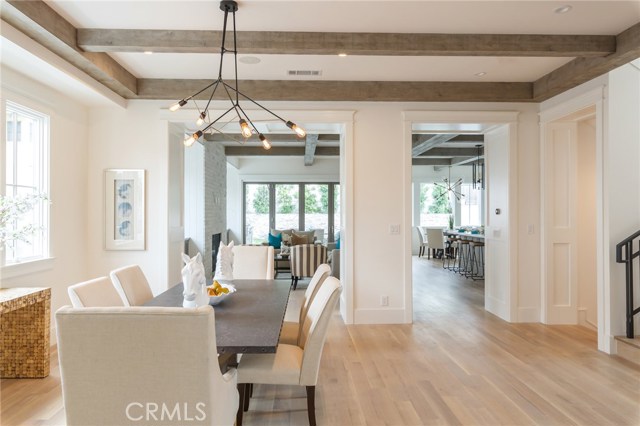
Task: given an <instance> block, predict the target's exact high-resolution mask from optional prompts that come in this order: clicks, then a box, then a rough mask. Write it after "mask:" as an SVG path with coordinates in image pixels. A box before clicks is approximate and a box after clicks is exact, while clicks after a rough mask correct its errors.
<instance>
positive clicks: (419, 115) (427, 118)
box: [403, 111, 520, 124]
mask: <svg viewBox="0 0 640 426" xmlns="http://www.w3.org/2000/svg"><path fill="white" fill-rule="evenodd" d="M518 114H520V112H519V111H404V112H403V116H404V121H410V122H420V123H483V124H494V123H495V124H507V123H515V122H517V121H518Z"/></svg>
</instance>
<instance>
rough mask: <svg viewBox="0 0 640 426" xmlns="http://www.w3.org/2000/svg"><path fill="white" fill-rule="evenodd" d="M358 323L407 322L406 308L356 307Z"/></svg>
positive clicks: (356, 321)
mask: <svg viewBox="0 0 640 426" xmlns="http://www.w3.org/2000/svg"><path fill="white" fill-rule="evenodd" d="M354 314H355V315H354V320H355V323H356V324H406V321H405V316H406V309H402V308H397V309H393V308H392V309H356V310H355V313H354Z"/></svg>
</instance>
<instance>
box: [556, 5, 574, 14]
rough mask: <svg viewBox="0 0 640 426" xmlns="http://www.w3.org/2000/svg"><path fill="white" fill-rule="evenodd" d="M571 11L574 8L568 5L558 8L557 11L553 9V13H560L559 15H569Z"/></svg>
mask: <svg viewBox="0 0 640 426" xmlns="http://www.w3.org/2000/svg"><path fill="white" fill-rule="evenodd" d="M571 9H573V7H571V6H569V5H568V4H565V5H564V6H560V7H557V8H555V9H553V12H554V13H558V14H562V13H567V12H568V11H570V10H571Z"/></svg>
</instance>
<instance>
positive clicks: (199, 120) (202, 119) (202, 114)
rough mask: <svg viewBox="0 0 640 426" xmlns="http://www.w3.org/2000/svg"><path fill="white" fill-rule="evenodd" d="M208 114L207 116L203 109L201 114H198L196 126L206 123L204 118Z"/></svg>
mask: <svg viewBox="0 0 640 426" xmlns="http://www.w3.org/2000/svg"><path fill="white" fill-rule="evenodd" d="M206 116H207V112H206V111H202V112H201V113H200V116H198V119H197V120H196V126H202V125H203V124H204V119H205V117H206Z"/></svg>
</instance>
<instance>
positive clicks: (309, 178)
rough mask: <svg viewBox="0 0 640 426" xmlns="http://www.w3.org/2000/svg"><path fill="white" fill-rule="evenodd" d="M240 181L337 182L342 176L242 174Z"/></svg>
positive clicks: (243, 182)
mask: <svg viewBox="0 0 640 426" xmlns="http://www.w3.org/2000/svg"><path fill="white" fill-rule="evenodd" d="M240 181H241V182H242V184H243V185H244V184H245V183H267V182H268V183H335V182H339V181H340V176H339V175H338V176H336V175H335V174H326V175H290V174H289V175H284V174H276V175H266V174H263V173H260V174H255V175H253V174H242V173H241V174H240Z"/></svg>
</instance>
